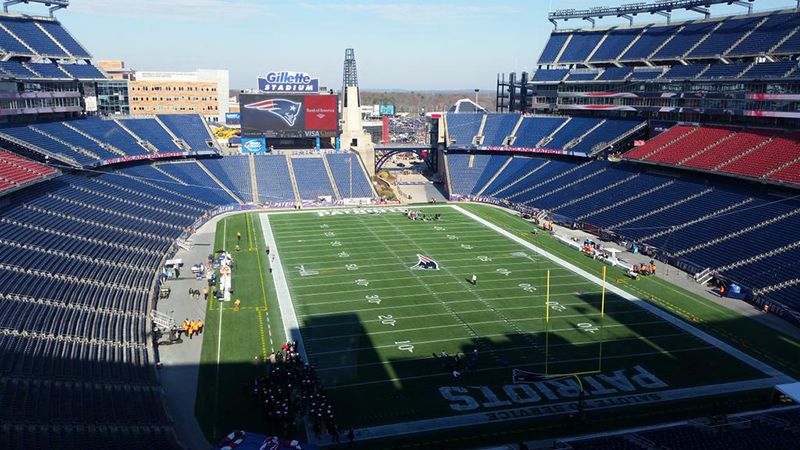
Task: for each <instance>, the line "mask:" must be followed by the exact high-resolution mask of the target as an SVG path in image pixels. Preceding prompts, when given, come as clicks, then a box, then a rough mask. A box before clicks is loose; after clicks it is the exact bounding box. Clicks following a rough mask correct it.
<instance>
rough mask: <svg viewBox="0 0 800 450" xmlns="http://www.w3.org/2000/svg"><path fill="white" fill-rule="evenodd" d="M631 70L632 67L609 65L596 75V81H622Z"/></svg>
mask: <svg viewBox="0 0 800 450" xmlns="http://www.w3.org/2000/svg"><path fill="white" fill-rule="evenodd" d="M632 72H633V68H632V67H609V68H608V69H606V70H604V71H603V73H601V74H600V76H599V77H597V81H623V80H625V79H626V78H628V77H629V76H630V75H631V73H632Z"/></svg>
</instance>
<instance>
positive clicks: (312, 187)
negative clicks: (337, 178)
mask: <svg viewBox="0 0 800 450" xmlns="http://www.w3.org/2000/svg"><path fill="white" fill-rule="evenodd" d="M292 168H293V169H294V178H295V180H297V190H298V192H299V193H300V198H302V199H304V200H316V199H318V198H319V197H322V196H330V197H331V198H333V199H335V198H336V195H335V194H334V192H333V187H332V186H331V182H330V178H329V177H328V176H327V174H326V170H325V163H324V162H323V161H322V158H320V157H317V156H311V157H303V156H293V157H292Z"/></svg>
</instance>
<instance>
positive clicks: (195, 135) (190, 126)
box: [158, 114, 212, 151]
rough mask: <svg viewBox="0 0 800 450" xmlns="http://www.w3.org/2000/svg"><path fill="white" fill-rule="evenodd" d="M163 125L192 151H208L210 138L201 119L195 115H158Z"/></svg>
mask: <svg viewBox="0 0 800 450" xmlns="http://www.w3.org/2000/svg"><path fill="white" fill-rule="evenodd" d="M158 120H160V121H161V122H162V123H163V124H164V125H166V126H167V128H169V129H170V130H171V131H172V133H173V134H174V135H176V136H177V137H178V138H180V139H183V141H184V142H186V143H187V144H188V145H189V147H191V149H192V150H194V151H199V150H208V149H209V148H211V147H210V146H209V142H211V140H212V138H211V136H210V134H209V131H208V128H207V127H206V124H205V123H204V122H203V118H202V117H200V116H199V115H197V114H160V115H158Z"/></svg>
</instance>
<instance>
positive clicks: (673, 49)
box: [652, 22, 719, 60]
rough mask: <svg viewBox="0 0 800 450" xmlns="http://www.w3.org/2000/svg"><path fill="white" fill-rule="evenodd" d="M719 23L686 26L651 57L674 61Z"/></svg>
mask: <svg viewBox="0 0 800 450" xmlns="http://www.w3.org/2000/svg"><path fill="white" fill-rule="evenodd" d="M717 23H719V22H700V23H690V24H687V25H686V26H685V27H684V28H683V30H681V31H680V33H677V34H676V35H675V37H674V38H672V39H671V40H670V41H669V42H667V44H666V45H664V46H663V47H661V49H660V50H659V51H658V52H656V54H655V55H653V58H652V59H654V60H657V59H675V58H679V57H681V56H683V55H684V54H685V53H686V52H688V51H689V49H690V48H692V46H694V45H695V44H697V42H698V41H700V40H701V39H703V38H704V37H705V36H706V35H707V34H708V33H710V32H711V30H713V29H714V27H716V26H717Z"/></svg>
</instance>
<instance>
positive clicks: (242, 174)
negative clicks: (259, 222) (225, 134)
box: [198, 156, 253, 203]
mask: <svg viewBox="0 0 800 450" xmlns="http://www.w3.org/2000/svg"><path fill="white" fill-rule="evenodd" d="M198 163H199V164H201V165H203V166H205V168H206V169H208V171H209V172H211V173H212V174H213V175H214V176H215V177H216V178H217V179H218V180H219V181H221V182H222V184H224V185H225V186H227V187H228V189H230V190H231V191H233V193H234V194H235V195H236V196H237V197H239V198H240V199H241V200H242V201H244V202H246V203H252V202H253V181H252V177H251V176H250V158H249V157H248V156H229V157H227V158H220V159H206V160H203V161H199V162H198Z"/></svg>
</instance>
